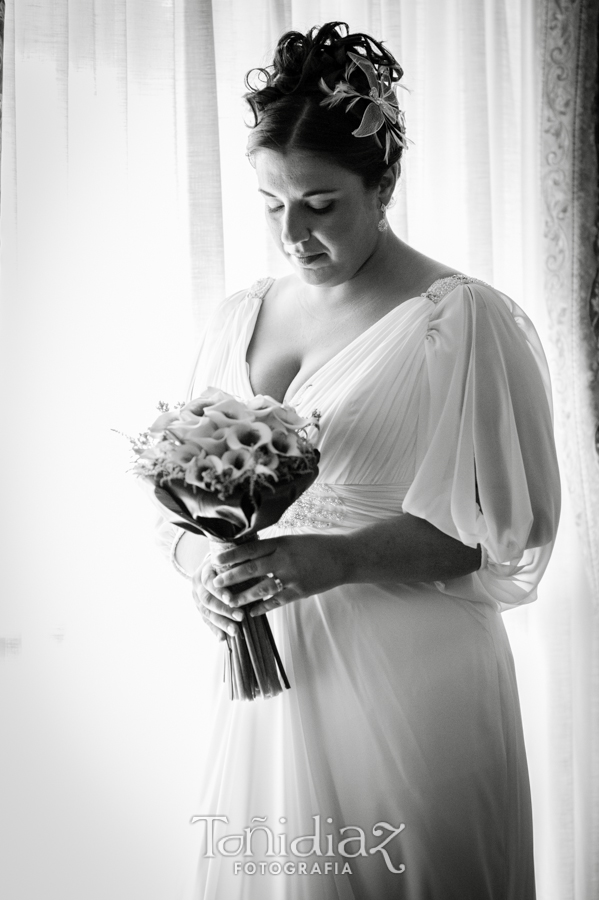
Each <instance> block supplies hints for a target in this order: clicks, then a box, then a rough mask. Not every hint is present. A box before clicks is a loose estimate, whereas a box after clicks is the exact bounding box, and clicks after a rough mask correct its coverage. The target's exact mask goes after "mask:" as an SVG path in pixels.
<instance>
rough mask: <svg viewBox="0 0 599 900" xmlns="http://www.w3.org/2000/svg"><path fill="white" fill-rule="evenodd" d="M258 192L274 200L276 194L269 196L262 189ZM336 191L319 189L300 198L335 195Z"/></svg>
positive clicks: (335, 189)
mask: <svg viewBox="0 0 599 900" xmlns="http://www.w3.org/2000/svg"><path fill="white" fill-rule="evenodd" d="M258 191H259V192H260V193H261V194H264V195H265V196H266V197H272V198H273V199H275V200H276V194H269V193H268V191H263V190H262V188H258ZM338 191H339V188H321V189H320V190H317V191H306V193H305V194H302V197H314V196H316V195H317V194H337V193H338Z"/></svg>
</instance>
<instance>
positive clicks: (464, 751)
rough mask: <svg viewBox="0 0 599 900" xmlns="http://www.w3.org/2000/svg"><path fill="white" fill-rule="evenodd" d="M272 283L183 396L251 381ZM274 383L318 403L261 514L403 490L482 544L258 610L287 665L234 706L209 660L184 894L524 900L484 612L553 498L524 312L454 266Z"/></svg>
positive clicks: (534, 341)
mask: <svg viewBox="0 0 599 900" xmlns="http://www.w3.org/2000/svg"><path fill="white" fill-rule="evenodd" d="M271 284H272V280H271V279H264V280H262V281H261V282H259V283H258V284H257V285H255V286H254V287H253V288H252V289H251V290H250V291H249V292H245V291H244V292H241V293H238V294H235V295H234V296H233V297H231V298H229V299H228V300H226V301H225V302H224V303H223V304H222V305H221V307H220V309H219V310H218V313H217V315H216V317H215V319H214V321H213V324H212V326H211V328H210V329H209V332H208V334H207V335H206V339H205V341H204V347H203V351H202V353H201V354H200V358H199V363H198V366H197V370H196V374H195V379H194V386H193V390H192V393H193V394H199V393H201V391H202V390H203V389H204V388H205V387H206V386H208V385H213V386H217V387H220V388H223V389H224V390H226V391H229V392H231V393H234V394H237V395H239V396H240V397H242V398H250V397H251V396H252V388H251V384H250V380H249V374H248V368H247V365H246V351H247V347H248V344H249V341H250V338H251V335H252V331H253V328H254V325H255V322H256V318H257V315H258V312H259V309H260V305H261V302H262V298H263V296H264V294H265V293H266V291H268V289H269V287H270V285H271ZM285 400H286V402H289V403H290V404H292V405H293V406H294V407H295V408H296V409H297V410H298V412H299V413H300V414H305V415H308V414H310V413H311V412H312V411H313V410H315V409H318V410H319V411H320V413H321V415H322V418H321V430H320V435H319V438H318V446H319V448H320V452H321V463H320V474H319V477H318V480H317V482H316V483H315V485H314V486H313V488H311V489H310V491H309V492H308V493H307V494H306V495H304V497H302V498H300V500H299V501H298V502H297V503H296V504H295V505H294V506H293V507H292V508H291V509H290V510H289V511H288V513H287V514H286V515H285V517H284V519H283V520H282V522H281V523H280V524H279V525H278V526H275V528H273V529H272V532H270V533H272V534H275V535H276V534H281V533H287V534H293V533H301V532H314V533H323V534H325V533H332V532H337V533H341V532H345V531H350V530H352V529H356V528H361V527H363V526H365V525H368V524H370V523H372V522H376V521H378V520H381V519H384V518H386V517H390V516H397V515H399V514H401V512H402V510H403V511H404V512H409V513H412V514H413V515H415V516H419V517H422V518H425V519H428V520H429V521H430V522H432V523H433V524H434V525H436V526H437V527H438V528H439V529H441V531H443V532H446V533H447V534H450V535H452V536H453V537H455V538H458V539H459V540H461V541H462V542H463V543H465V544H469V545H471V546H475V545H477V544H481V545H482V547H483V564H482V566H481V569H480V570H479V571H477V572H475V573H474V574H472V575H468V576H466V577H464V578H458V579H454V580H450V581H447V582H445V583H442V582H435V583H426V584H425V583H419V584H400V583H398V584H389V583H386V584H385V583H378V584H377V583H375V584H352V585H346V586H343V587H339V588H335V589H334V590H331V591H328V592H326V593H324V594H321V595H318V596H314V597H310V598H308V599H305V600H301V601H299V602H297V603H292V604H290V605H287V606H285V607H283V608H281V609H279V610H276V611H274V612H272V613H270V614H269V619H270V621H271V623H272V626H273V630H274V633H275V638H276V641H277V644H278V646H279V648H280V650H281V654H282V656H283V661H284V665H285V668H286V670H287V674H288V676H289V679H290V681H291V690H289V691H285V692H284V694H282V695H281V696H279V697H277V698H275V699H271V700H266V701H262V700H258V701H255V702H251V703H250V702H245V703H244V702H232V701H231V700H230V699H229V698H228V696H227V692H226V690H225V689H224V686H223V684H222V667H221V666H219V668H218V671H215V673H214V690H215V691H216V692H218V693H219V695H220V700H219V705H218V710H217V715H216V720H215V722H214V723H213V726H212V728H213V731H212V735H213V736H212V744H211V749H210V753H209V757H208V758H209V759H210V760H211V770H210V771H209V772H207V773H206V791H205V795H204V797H203V800H202V802H201V804H200V805H199V812H198V815H203V816H219V817H222V818H221V819H219V820H213V821H207V820H204V819H200V820H197V821H196V824H195V825H194V827H195V828H196V829H198V844H199V855H200V859H199V863H198V870H197V879H196V883H195V886H194V888H193V891H192V893H191V894H190V895H189V896H190V897H193V898H194V900H338V898H342V900H387V898H397V900H533V898H534V896H535V889H534V874H533V861H532V830H531V811H530V797H529V786H528V775H527V766H526V757H525V750H524V743H523V738H522V730H521V723H520V711H519V704H518V694H517V687H516V679H515V673H514V666H513V661H512V656H511V652H510V647H509V644H508V640H507V637H506V633H505V630H504V626H503V623H502V619H501V611H502V610H505V609H509V608H510V607H512V606H516V605H518V604H521V603H526V602H529V601H531V600H533V599H534V598H535V596H536V585H537V583H538V581H539V579H540V577H541V575H542V573H543V571H544V568H545V566H546V564H547V561H548V558H549V555H550V552H551V546H552V540H553V537H554V533H555V529H556V526H557V519H558V515H559V478H558V472H557V465H556V459H555V451H554V445H553V438H552V426H551V412H550V402H551V401H550V399H549V382H548V375H547V370H546V365H545V361H544V356H543V351H542V349H541V346H540V343H539V340H538V337H537V335H536V332H535V331H534V328H533V326H532V324H531V322H530V320H529V319H528V318H527V316H526V314H525V313H524V312H523V311H522V310H521V309H520V308H519V307H517V306H516V304H514V303H513V302H512V301H511V300H509V299H508V298H507V297H505V296H504V295H502V294H500V293H499V292H498V291H496V290H494V289H492V288H490V287H489V286H487V285H484V284H483V283H482V282H476V281H475V280H473V279H468V278H466V277H465V276H452V277H451V278H447V279H442V280H440V281H437V282H435V284H434V285H433V286H432V287H431V288H430V289H429V291H427V292H426V293H425V294H422V295H420V296H417V297H414V298H413V299H411V300H408V301H406V302H404V303H402V304H401V305H399V306H397V307H396V308H395V309H392V310H391V312H389V313H388V314H387V315H385V316H384V317H383V318H382V319H380V320H379V321H378V322H376V323H375V324H374V325H372V326H371V327H370V328H368V329H367V330H366V331H365V332H364V333H363V334H362V335H360V336H359V337H358V338H356V339H355V340H354V341H352V342H351V343H350V344H349V346H348V347H346V348H345V349H343V350H342V351H340V352H339V353H337V354H336V355H335V356H334V357H333V359H331V360H330V362H328V363H326V364H325V365H324V366H323V367H322V368H321V369H320V370H319V371H318V372H316V373H315V374H314V375H313V376H312V377H311V378H310V379H309V382H308V383H307V384H305V385H303V386H302V387H301V388H300V389H299V390H297V391H296V392H294V393H292V394H291V395H289V396H287V397H286V398H285ZM533 519H534V523H535V525H534V528H532V523H533ZM531 528H532V530H531ZM529 545H530V547H529ZM539 545H540V549H539ZM527 548H528V549H527ZM221 663H222V660H221ZM257 817H259V819H260V820H258V818H257ZM265 817H266V818H265ZM225 818H226V821H224V819H225ZM281 819H283V821H282V822H281ZM252 820H254V821H252ZM259 825H261V826H264V828H266V829H270V831H271V833H272V834H273V835H274V836H275V839H274V844H273V847H272V848H270V849H271V854H270V855H269V854H268V853H267V851H268V850H269V847H268V838H269V834H268V832H267V831H265V830H258V831H256V832H255V833H254V834H253V835H252V836H251V841H250V845H249V847H248V846H244V845H243V842H242V840H241V839H240V838H236V837H235V835H242V836H244V839H245V840H246V841H247V840H249V838H248V836H247V833H245V832H244V829H248V828H256V827H257V826H259ZM401 826H404V827H401ZM342 829H345V830H342ZM315 834H317V835H318V840H317V839H316V838H315V837H314V835H315ZM278 835H283V837H277V836H278ZM309 835H312V836H313V837H312V839H311V840H310V839H308V838H307V837H306V839H305V840H304V841H303V842H302V841H297V840H296V839H297V838H298V837H300V836H309ZM327 835H330V837H327ZM226 836H228V840H223V838H225V837H226ZM210 839H212V840H213V846H212V848H211V847H210V846H209V843H210ZM294 840H295V843H293V842H294ZM219 841H220V844H218V842H219ZM344 841H345V843H343V842H344ZM210 850H212V852H213V855H209V852H210ZM246 850H247V851H249V852H248V853H247V854H246V855H244V852H245V851H246ZM285 851H286V852H285ZM227 854H229V855H227ZM302 854H305V855H302ZM244 867H245V869H244Z"/></svg>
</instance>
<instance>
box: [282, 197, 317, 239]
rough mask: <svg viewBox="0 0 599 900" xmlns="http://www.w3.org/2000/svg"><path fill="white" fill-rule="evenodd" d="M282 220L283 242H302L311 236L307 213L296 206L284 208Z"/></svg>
mask: <svg viewBox="0 0 599 900" xmlns="http://www.w3.org/2000/svg"><path fill="white" fill-rule="evenodd" d="M280 222H281V241H282V243H283V244H290V245H291V246H294V245H295V244H302V243H303V242H304V241H307V240H308V238H309V237H310V230H309V228H308V223H307V221H306V216H305V213H304V212H303V211H302V210H301V209H298V208H297V207H294V206H289V207H287V209H285V210H284V212H283V214H282V217H281V219H280Z"/></svg>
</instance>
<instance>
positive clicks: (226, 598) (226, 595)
mask: <svg viewBox="0 0 599 900" xmlns="http://www.w3.org/2000/svg"><path fill="white" fill-rule="evenodd" d="M220 599H221V600H222V601H223V603H229V602H230V601H231V594H229V593H228V592H227V591H224V592H223V593H222V594H221V595H220Z"/></svg>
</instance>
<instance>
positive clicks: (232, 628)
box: [227, 625, 237, 637]
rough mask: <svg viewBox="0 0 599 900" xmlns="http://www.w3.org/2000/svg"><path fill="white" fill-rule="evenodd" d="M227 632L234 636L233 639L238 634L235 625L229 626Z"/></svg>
mask: <svg viewBox="0 0 599 900" xmlns="http://www.w3.org/2000/svg"><path fill="white" fill-rule="evenodd" d="M227 631H228V632H229V634H232V635H233V637H234V636H235V635H236V634H237V629H236V628H235V626H234V625H229V627H228V628H227Z"/></svg>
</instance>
